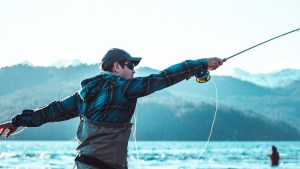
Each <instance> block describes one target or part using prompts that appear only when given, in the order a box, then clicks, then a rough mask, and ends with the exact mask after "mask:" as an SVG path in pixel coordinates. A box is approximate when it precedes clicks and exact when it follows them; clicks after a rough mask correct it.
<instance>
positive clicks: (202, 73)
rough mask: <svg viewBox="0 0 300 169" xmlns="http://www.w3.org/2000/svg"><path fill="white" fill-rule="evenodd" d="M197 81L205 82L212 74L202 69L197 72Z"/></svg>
mask: <svg viewBox="0 0 300 169" xmlns="http://www.w3.org/2000/svg"><path fill="white" fill-rule="evenodd" d="M195 77H196V81H197V82H198V83H205V82H207V81H209V80H210V79H211V76H210V75H209V71H207V70H201V71H199V72H198V73H196V74H195Z"/></svg>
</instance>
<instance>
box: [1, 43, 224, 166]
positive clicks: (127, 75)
mask: <svg viewBox="0 0 300 169" xmlns="http://www.w3.org/2000/svg"><path fill="white" fill-rule="evenodd" d="M141 59H142V58H137V57H132V56H130V54H129V53H127V52H126V51H125V50H122V49H117V48H113V49H110V50H109V51H108V52H107V53H106V54H105V55H104V57H103V59H102V62H101V63H100V67H101V69H102V70H103V71H100V73H98V74H97V75H96V76H94V77H91V78H88V79H85V80H83V81H82V82H81V89H80V90H79V91H78V92H75V93H74V94H73V95H71V96H69V97H67V98H65V99H63V100H59V101H53V102H51V103H49V104H48V105H45V106H42V107H39V108H37V109H35V110H23V111H22V112H21V113H20V114H18V115H16V116H15V117H13V118H12V120H11V121H10V122H6V123H3V124H0V135H2V134H3V133H4V132H5V131H6V130H8V132H7V133H6V138H7V137H9V136H10V135H11V134H12V133H14V132H15V131H16V130H17V128H18V127H20V126H23V127H25V126H26V127H38V126H41V125H43V124H45V123H48V122H58V121H64V120H68V119H71V118H75V117H79V118H80V124H79V126H78V131H77V139H78V140H79V145H78V147H77V152H78V154H77V156H76V158H75V166H76V167H77V168H89V169H94V168H101V169H127V145H128V140H129V137H130V133H131V126H132V123H130V120H131V118H132V116H133V113H134V110H135V107H136V103H137V99H138V98H140V97H143V96H147V95H149V94H151V93H153V92H155V91H158V90H161V89H164V88H167V87H169V86H172V85H174V84H176V83H178V82H180V81H182V80H184V79H189V78H190V77H192V76H195V74H196V73H197V72H199V71H207V70H215V69H217V68H218V67H219V66H221V65H222V64H223V59H220V58H216V57H214V58H207V59H199V60H186V61H184V62H182V63H178V64H175V65H173V66H171V67H169V68H167V69H165V70H163V71H161V72H160V73H158V74H152V75H149V76H146V77H137V78H134V77H133V75H134V73H135V71H134V67H135V66H137V65H138V64H139V63H140V61H141ZM157 62H159V60H157Z"/></svg>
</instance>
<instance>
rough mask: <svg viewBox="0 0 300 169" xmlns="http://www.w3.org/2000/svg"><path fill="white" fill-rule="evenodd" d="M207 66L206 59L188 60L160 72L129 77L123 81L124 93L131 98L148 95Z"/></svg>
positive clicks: (205, 68) (187, 77)
mask: <svg viewBox="0 0 300 169" xmlns="http://www.w3.org/2000/svg"><path fill="white" fill-rule="evenodd" d="M207 67H208V65H207V60H206V59H199V60H186V61H184V62H182V63H178V64H175V65H173V66H171V67H169V68H167V69H165V70H163V71H161V72H160V73H158V74H152V75H150V76H146V77H137V78H132V79H128V80H125V81H124V83H123V95H124V96H125V97H127V98H129V99H133V98H138V97H142V96H146V95H149V94H151V93H153V92H155V91H158V90H161V89H164V88H166V87H169V86H172V85H174V84H176V83H178V82H180V81H182V80H184V79H189V78H190V77H192V76H194V75H195V74H196V73H197V72H198V71H204V70H205V71H206V70H207Z"/></svg>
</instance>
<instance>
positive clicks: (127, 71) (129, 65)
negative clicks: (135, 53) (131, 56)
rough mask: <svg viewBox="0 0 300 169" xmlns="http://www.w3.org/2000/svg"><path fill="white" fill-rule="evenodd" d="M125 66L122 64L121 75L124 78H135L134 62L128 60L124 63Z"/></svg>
mask: <svg viewBox="0 0 300 169" xmlns="http://www.w3.org/2000/svg"><path fill="white" fill-rule="evenodd" d="M123 65H124V68H122V66H121V65H120V72H119V76H120V77H122V78H124V79H131V78H133V74H134V73H135V71H134V63H133V62H130V61H126V62H125V63H124V64H123Z"/></svg>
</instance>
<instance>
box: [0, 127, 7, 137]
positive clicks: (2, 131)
mask: <svg viewBox="0 0 300 169" xmlns="http://www.w3.org/2000/svg"><path fill="white" fill-rule="evenodd" d="M5 130H6V128H2V129H0V136H2V134H3V133H4V131H5Z"/></svg>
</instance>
